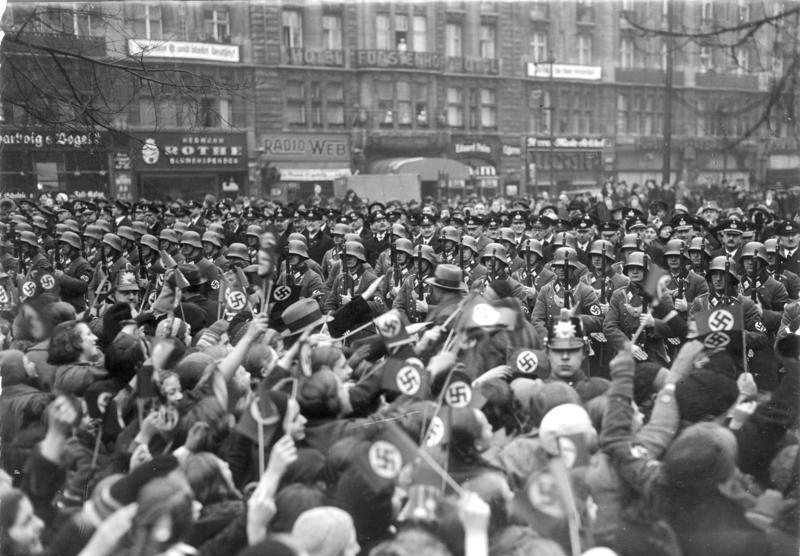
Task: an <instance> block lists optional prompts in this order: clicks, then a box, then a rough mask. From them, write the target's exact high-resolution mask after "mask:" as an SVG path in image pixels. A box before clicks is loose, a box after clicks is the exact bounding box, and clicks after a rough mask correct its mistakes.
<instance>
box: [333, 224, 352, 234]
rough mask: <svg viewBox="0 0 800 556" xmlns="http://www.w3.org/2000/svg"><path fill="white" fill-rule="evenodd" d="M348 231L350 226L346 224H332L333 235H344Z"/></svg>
mask: <svg viewBox="0 0 800 556" xmlns="http://www.w3.org/2000/svg"><path fill="white" fill-rule="evenodd" d="M348 233H350V226H348V225H347V224H341V223H340V224H334V225H333V235H335V236H344V235H345V234H348Z"/></svg>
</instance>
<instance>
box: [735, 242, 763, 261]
mask: <svg viewBox="0 0 800 556" xmlns="http://www.w3.org/2000/svg"><path fill="white" fill-rule="evenodd" d="M745 257H757V258H759V259H761V260H762V261H764V262H765V263H766V262H768V261H767V250H766V248H765V247H764V244H763V243H761V242H759V241H749V242H747V243H745V244H744V247H742V254H741V258H742V259H744V258H745Z"/></svg>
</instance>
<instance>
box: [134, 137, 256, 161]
mask: <svg viewBox="0 0 800 556" xmlns="http://www.w3.org/2000/svg"><path fill="white" fill-rule="evenodd" d="M139 137H140V139H141V141H142V143H141V146H140V147H138V149H137V150H138V153H136V154H137V155H136V156H135V157H134V160H135V162H136V167H137V169H139V170H151V169H152V170H155V169H164V168H184V169H195V168H198V167H200V168H205V169H212V168H225V169H233V168H246V167H247V139H246V137H245V134H244V133H230V134H217V133H185V134H184V133H171V132H161V133H151V134H148V135H144V136H139Z"/></svg>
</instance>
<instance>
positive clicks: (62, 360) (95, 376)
mask: <svg viewBox="0 0 800 556" xmlns="http://www.w3.org/2000/svg"><path fill="white" fill-rule="evenodd" d="M651 185H652V186H646V187H644V188H643V192H641V191H638V190H636V191H631V190H629V189H628V188H627V187H621V186H619V187H613V188H609V189H608V191H605V192H604V194H603V196H602V197H601V198H599V199H595V198H590V197H588V196H583V197H580V198H572V199H570V198H567V197H560V198H558V199H556V200H555V201H554V202H552V203H551V202H550V201H549V200H547V199H538V200H537V201H536V202H534V203H532V204H531V203H529V202H528V201H527V200H525V199H517V200H501V201H494V202H490V203H483V202H480V201H478V200H477V199H472V200H465V201H464V202H463V203H459V204H458V205H457V206H451V205H450V204H448V203H441V202H435V201H434V200H433V199H424V200H421V201H420V202H415V203H400V202H387V203H379V202H374V203H370V202H368V201H366V200H362V199H359V198H358V197H357V196H356V195H354V194H352V193H349V194H348V195H347V196H346V197H345V198H344V199H335V200H334V199H331V200H326V199H320V198H316V199H314V200H312V201H311V202H309V203H291V204H288V205H283V204H279V203H277V202H274V201H265V200H262V199H248V198H236V199H224V198H223V199H219V200H218V199H216V198H214V197H212V196H207V197H206V198H205V199H204V200H203V201H191V200H190V201H177V202H171V201H169V202H162V201H152V202H148V201H144V200H142V201H140V202H137V203H130V202H126V201H123V200H107V199H102V198H95V199H91V200H89V199H78V198H75V197H70V196H67V195H65V194H63V193H61V194H58V195H57V196H55V197H52V196H50V195H44V196H42V197H40V198H38V199H35V200H30V199H11V198H4V199H0V264H1V265H2V267H1V268H0V344H2V345H0V349H2V351H0V379H1V380H2V381H1V382H0V386H1V388H2V389H1V390H0V465H1V466H2V470H0V554H2V555H3V556H6V555H9V556H34V555H39V554H45V555H53V556H78V555H80V556H110V555H117V554H124V555H129V556H155V555H165V556H166V555H170V556H171V555H195V554H199V555H209V556H214V555H219V554H240V555H253V556H256V555H260V556H282V555H298V556H300V555H307V556H356V555H364V556H367V555H369V556H411V555H413V556H451V555H452V556H463V555H466V556H521V555H523V554H524V555H526V556H527V555H542V556H558V555H560V554H571V555H578V554H591V555H594V556H601V555H613V554H619V555H631V556H633V555H640V554H653V555H665V556H673V555H686V556H690V555H698V556H699V555H704V554H716V555H739V554H741V555H743V556H744V555H747V556H752V555H783V554H797V553H798V550H800V536H799V534H798V533H799V526H800V512H798V494H799V493H798V486H799V482H800V479H799V476H800V451H799V450H798V427H797V425H798V402H799V401H800V385H799V384H798V381H799V380H800V376H799V373H800V299H799V298H800V276H798V274H800V225H799V224H798V223H797V222H796V221H795V220H794V219H793V217H794V215H793V214H791V213H790V212H788V209H787V207H786V206H785V205H781V206H776V203H778V199H777V197H775V196H773V195H768V196H767V197H765V198H763V199H758V200H754V202H751V203H749V204H744V201H745V199H740V201H742V202H739V203H737V202H732V201H731V199H728V200H727V201H724V203H723V205H727V206H723V207H721V206H720V204H719V203H718V201H717V200H708V201H705V200H701V199H698V198H694V199H693V200H687V198H686V197H684V196H675V194H674V192H671V191H670V190H669V189H668V188H663V189H659V188H656V187H655V184H651ZM670 194H671V195H672V197H670ZM634 198H636V199H637V200H636V201H635V202H630V201H631V200H632V199H634Z"/></svg>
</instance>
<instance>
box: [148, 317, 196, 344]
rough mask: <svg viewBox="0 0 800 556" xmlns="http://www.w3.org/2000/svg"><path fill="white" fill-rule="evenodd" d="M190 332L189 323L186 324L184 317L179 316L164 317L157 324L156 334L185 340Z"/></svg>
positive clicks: (161, 336) (160, 336)
mask: <svg viewBox="0 0 800 556" xmlns="http://www.w3.org/2000/svg"><path fill="white" fill-rule="evenodd" d="M188 332H189V325H188V324H186V322H184V320H183V319H179V318H178V317H175V318H169V317H167V318H164V319H162V320H161V322H159V323H158V325H157V326H156V336H157V337H159V338H167V337H172V338H178V339H179V340H181V341H183V340H184V339H185V338H186V334H187V333H188Z"/></svg>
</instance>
